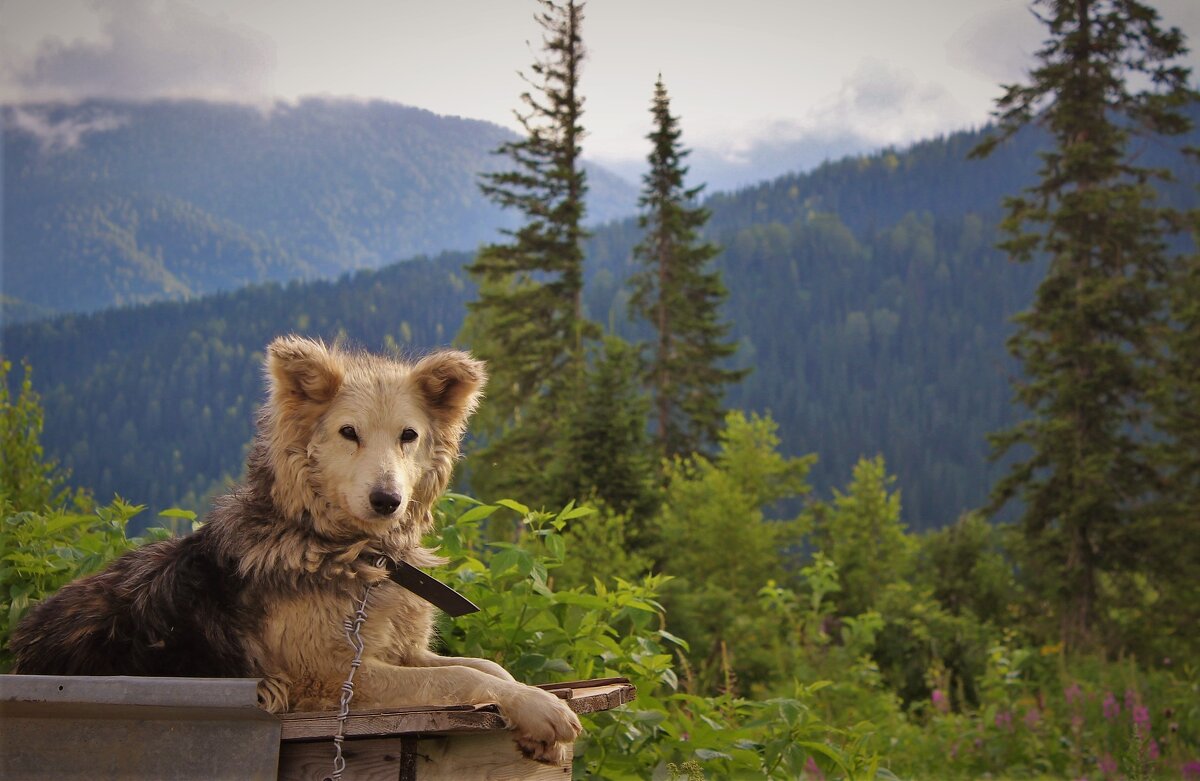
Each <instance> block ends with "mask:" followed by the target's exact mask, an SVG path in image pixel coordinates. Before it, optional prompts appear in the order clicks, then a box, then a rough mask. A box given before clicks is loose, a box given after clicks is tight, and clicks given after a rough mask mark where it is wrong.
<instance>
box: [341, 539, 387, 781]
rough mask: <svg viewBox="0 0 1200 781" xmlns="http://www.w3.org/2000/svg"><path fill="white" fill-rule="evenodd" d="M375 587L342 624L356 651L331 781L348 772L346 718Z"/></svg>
mask: <svg viewBox="0 0 1200 781" xmlns="http://www.w3.org/2000/svg"><path fill="white" fill-rule="evenodd" d="M386 563H387V559H386V558H384V557H383V556H380V557H379V558H378V559H376V560H375V566H376V567H383V566H384V564H386ZM374 587H375V584H374V583H368V584H367V585H366V586H365V587H364V588H363V595H362V600H361V601H359V603H358V609H357V610H355V611H354V615H353V616H352V617H350V618H347V619H345V620H344V621H343V622H342V629H343V630H344V631H345V633H346V642H348V643H350V647H351V648H353V649H354V658H353V659H352V660H350V672H349V673H347V675H346V680H345V681H344V682H343V683H342V698H341V706H340V709H339V710H338V728H337V734H335V735H334V736H333V775H332V776H331V777H330V779H331V781H342V773H343V772H344V771H345V770H346V758H345V757H344V756H342V743H343V742H344V741H345V739H346V718H347V717H348V716H349V715H350V700H352V699H354V673H355V672H357V671H358V668H359V667H361V666H362V654H363V647H364V644H363V639H362V634H360V632H361V630H362V625H363V624H365V623H366V622H367V597H369V596H371V589H372V588H374Z"/></svg>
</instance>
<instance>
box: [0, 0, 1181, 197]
mask: <svg viewBox="0 0 1200 781" xmlns="http://www.w3.org/2000/svg"><path fill="white" fill-rule="evenodd" d="M1155 7H1156V8H1158V9H1159V12H1160V14H1161V15H1162V17H1163V21H1164V23H1165V24H1166V25H1173V26H1177V27H1179V28H1180V29H1182V30H1183V32H1184V33H1185V34H1186V35H1187V36H1188V38H1189V40H1191V41H1193V42H1196V41H1200V0H1159V2H1158V3H1156V4H1155ZM537 8H538V6H537V4H536V2H534V0H457V2H436V1H435V0H415V1H414V0H342V1H341V2H329V0H190V1H189V0H0V101H4V102H17V101H31V100H48V99H54V100H59V99H67V100H72V99H79V98H85V97H119V98H133V99H141V98H153V97H202V98H209V99H221V100H237V101H245V102H252V103H257V104H262V105H269V104H270V102H271V101H275V100H287V101H291V100H295V99H297V98H300V97H304V96H310V95H323V96H339V97H355V98H363V99H371V98H380V99H385V100H391V101H396V102H400V103H405V104H408V105H413V106H419V107H421V108H425V109H429V110H431V111H434V112H436V113H439V114H446V115H456V116H464V117H471V118H476V119H485V120H489V121H492V122H496V123H498V124H501V125H506V126H508V127H512V128H514V129H516V128H517V125H516V123H515V121H514V119H513V109H514V108H516V107H517V106H518V96H519V95H520V93H521V92H522V91H523V90H524V89H525V88H526V85H525V84H524V82H523V81H522V80H521V78H520V75H519V73H520V72H521V71H525V72H528V70H529V66H530V65H531V64H532V62H533V60H534V58H535V56H537V55H538V53H539V49H540V41H541V30H540V28H539V27H538V26H537V23H536V22H535V21H534V18H533V14H534V12H535V11H536V10H537ZM1044 33H1045V28H1044V27H1042V26H1041V25H1040V24H1039V23H1038V22H1037V20H1036V19H1035V18H1034V17H1033V15H1032V14H1031V13H1030V10H1029V6H1028V3H1026V2H1023V1H1016V0H903V1H899V0H842V2H834V1H832V0H740V1H739V2H730V1H729V0H591V1H590V2H588V3H587V5H586V11H585V20H584V27H583V37H584V41H585V45H586V46H587V48H588V58H587V60H586V61H585V63H584V69H583V75H582V78H581V89H582V91H583V94H584V95H585V96H586V103H585V106H584V110H585V114H584V126H585V128H586V129H587V131H588V136H587V138H586V139H585V142H584V144H585V156H586V157H589V158H591V159H593V160H595V161H597V162H600V163H602V164H607V165H609V166H611V167H613V168H614V169H615V170H617V171H618V172H622V173H626V174H630V173H632V172H634V171H635V170H636V169H637V168H638V167H639V166H640V164H641V161H642V160H643V159H644V157H645V155H646V153H647V151H648V147H647V142H646V141H645V135H646V133H648V132H649V130H650V115H649V110H648V109H649V105H650V97H651V94H652V91H653V85H654V81H655V79H656V77H657V76H658V75H659V74H660V73H661V75H662V77H663V79H664V82H665V84H666V86H667V90H668V92H669V93H670V95H671V99H672V108H673V111H674V113H675V114H677V115H679V116H680V117H681V124H682V127H683V132H684V143H685V144H686V145H687V146H689V147H692V148H694V149H695V150H696V156H695V157H694V158H693V159H694V160H697V161H700V164H709V165H712V166H719V165H724V166H725V168H726V169H732V170H734V171H735V173H736V169H737V168H738V167H739V166H741V167H743V168H745V169H746V171H747V172H748V173H747V177H749V176H750V173H749V172H750V170H751V169H753V168H755V166H761V165H762V164H763V163H764V160H765V159H766V158H781V157H783V158H786V157H789V156H791V157H794V158H795V165H796V166H807V165H811V164H813V163H814V162H820V160H819V159H818V158H820V157H823V156H837V155H839V154H842V153H848V152H856V151H866V150H868V149H874V148H878V147H882V146H886V145H898V146H903V145H905V144H907V143H910V142H913V141H916V140H920V139H922V138H927V137H930V136H933V135H937V134H940V133H945V132H950V131H954V130H959V129H963V128H968V127H976V126H979V125H981V124H982V123H984V122H986V121H987V119H988V117H989V112H990V111H991V109H992V108H993V104H994V101H995V99H996V98H997V97H998V96H999V94H1000V92H1001V89H1000V87H999V85H1000V84H1002V83H1011V82H1014V81H1021V80H1023V78H1024V74H1025V72H1026V70H1027V69H1028V68H1029V67H1030V66H1031V64H1032V63H1033V53H1034V52H1035V51H1036V50H1037V48H1038V47H1039V45H1040V43H1041V41H1042V40H1043V38H1044V37H1045V35H1044ZM1195 46H1197V47H1200V43H1196V44H1195ZM1185 64H1187V65H1190V66H1191V67H1192V68H1193V69H1194V70H1195V71H1196V72H1200V54H1197V53H1195V52H1193V53H1192V54H1190V55H1189V56H1188V58H1187V60H1186V61H1185ZM768 162H769V161H768ZM776 162H778V161H776ZM734 178H736V176H735V177H734Z"/></svg>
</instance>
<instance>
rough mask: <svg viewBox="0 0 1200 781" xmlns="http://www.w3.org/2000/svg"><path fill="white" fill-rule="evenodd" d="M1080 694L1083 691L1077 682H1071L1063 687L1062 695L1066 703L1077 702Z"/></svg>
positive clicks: (1072, 703)
mask: <svg viewBox="0 0 1200 781" xmlns="http://www.w3.org/2000/svg"><path fill="white" fill-rule="evenodd" d="M1082 694H1083V692H1082V691H1081V690H1080V688H1079V684H1077V683H1073V684H1071V685H1070V686H1068V687H1067V688H1065V689H1063V697H1065V698H1066V700H1067V704H1068V705H1074V704H1075V703H1076V702H1078V701H1079V698H1080V696H1081V695H1082Z"/></svg>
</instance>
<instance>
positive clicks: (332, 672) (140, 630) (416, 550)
mask: <svg viewBox="0 0 1200 781" xmlns="http://www.w3.org/2000/svg"><path fill="white" fill-rule="evenodd" d="M266 367H267V384H268V386H269V388H270V394H269V399H268V401H267V404H266V405H265V407H264V408H263V410H262V411H261V413H260V414H259V419H258V432H257V435H256V437H255V441H254V445H253V448H252V450H251V452H250V456H249V459H248V463H247V482H246V484H245V485H244V486H242V487H241V488H240V489H239V490H237V491H236V492H235V493H233V494H232V495H231V496H227V497H224V498H223V499H222V500H219V501H218V503H217V505H216V507H215V508H214V509H213V512H212V513H211V515H210V516H209V520H208V523H206V524H205V525H204V526H202V527H201V528H200V529H199V530H198V531H196V532H195V533H193V534H190V535H188V536H185V537H180V538H177V539H172V540H167V541H164V542H158V543H154V544H152V545H147V546H145V547H144V548H141V549H139V550H136V551H133V552H132V553H128V554H126V555H124V556H122V557H121V558H119V559H117V560H116V561H115V562H113V563H112V564H111V565H110V566H109V568H108V569H107V570H105V571H103V572H101V573H99V574H97V575H93V576H91V577H88V578H84V579H82V580H78V581H76V582H74V583H71V584H70V585H67V586H64V587H63V588H62V589H61V590H60V591H59V592H58V593H57V594H55V595H54V596H52V597H50V598H49V599H47V600H45V601H44V602H42V603H41V604H39V605H38V606H37V607H35V608H34V609H33V610H32V611H31V612H30V613H29V615H28V616H27V617H26V618H25V620H24V621H23V622H22V623H21V624H20V626H19V627H18V628H17V630H16V632H14V634H13V636H12V640H11V643H10V647H11V649H12V651H13V653H14V654H15V655H16V666H15V669H14V672H19V673H27V674H45V675H155V676H200V677H254V678H262V679H263V684H262V685H260V687H259V692H260V699H261V700H262V702H263V705H264V707H266V708H268V709H269V710H272V711H275V712H278V711H281V710H287V709H289V708H290V709H292V710H329V709H333V708H336V707H337V703H338V700H339V696H340V689H341V686H342V682H343V681H344V680H345V679H346V675H347V673H348V672H349V670H350V662H351V659H352V657H353V652H352V649H351V647H350V645H349V644H348V643H347V641H346V637H345V634H344V632H343V629H342V624H343V620H344V619H346V618H347V617H348V616H349V615H350V614H352V613H353V612H354V609H355V607H356V605H357V602H358V600H360V599H361V598H362V594H363V591H364V588H365V586H366V584H375V585H374V587H373V589H372V591H371V594H370V599H369V602H368V607H367V615H368V618H367V621H366V623H365V624H364V625H363V627H362V638H363V642H364V645H365V650H364V652H363V657H362V666H361V667H360V668H359V669H358V671H357V673H356V676H355V684H356V687H355V688H356V693H355V699H354V704H355V706H358V707H388V706H391V707H403V706H410V705H439V704H459V703H478V702H495V703H498V704H499V706H500V709H501V711H502V713H503V714H504V716H505V717H506V719H507V720H508V722H509V723H510V724H511V725H512V728H513V730H514V732H515V737H516V740H517V743H518V745H519V746H520V748H521V750H522V751H523V752H524V753H525V754H526V755H527V756H531V757H533V758H535V759H539V760H543V761H558V760H561V759H562V758H563V757H564V756H565V749H566V744H568V743H570V742H571V741H573V740H574V739H575V737H576V736H577V735H578V734H579V730H580V725H579V720H578V719H577V718H576V716H575V714H574V713H572V712H571V710H570V709H569V708H568V707H567V706H566V705H565V704H563V702H562V701H560V700H559V699H558V698H556V697H554V696H553V695H551V694H549V693H547V692H545V691H542V690H540V689H536V688H533V687H531V686H526V685H524V684H521V683H517V682H515V681H514V680H513V677H512V676H511V675H509V674H508V673H507V672H505V671H504V670H503V669H502V668H501V667H500V666H499V665H497V664H495V663H493V662H490V661H486V660H483V659H464V658H457V657H444V656H438V655H437V654H435V653H433V652H432V651H430V650H429V644H430V639H431V635H432V632H433V621H434V609H433V607H432V606H431V605H430V604H429V603H428V602H426V601H424V600H423V599H421V598H420V597H417V596H416V595H414V594H413V593H411V592H409V591H407V590H405V589H404V588H402V587H401V586H398V585H396V584H395V583H393V582H392V581H390V580H388V579H387V577H386V575H387V573H386V571H385V570H384V569H381V568H378V567H376V566H375V563H376V562H377V561H378V558H379V556H381V555H382V556H386V557H388V558H390V559H392V560H393V561H400V560H404V561H407V562H408V563H410V564H413V565H415V566H430V565H436V564H437V563H439V562H440V559H438V558H437V557H436V556H435V555H434V554H433V552H432V551H430V550H428V549H427V548H423V547H422V546H421V537H422V535H424V534H425V533H426V532H428V531H429V529H430V525H431V523H432V516H431V514H430V508H431V507H432V505H433V503H434V502H435V501H436V500H437V498H438V496H440V495H441V493H442V491H444V490H445V488H446V484H447V482H448V481H449V479H450V472H451V468H452V467H453V464H454V461H455V459H456V458H457V457H458V453H459V441H460V439H461V438H462V435H463V432H464V430H465V426H466V421H467V418H468V417H469V416H470V414H471V413H472V412H473V411H474V409H475V405H476V403H477V402H478V400H479V396H480V392H481V390H482V387H483V384H484V382H485V379H486V378H485V375H484V368H483V364H482V363H480V362H478V361H475V360H473V359H471V358H470V356H468V355H467V354H465V353H461V352H454V351H445V352H438V353H434V354H432V355H429V356H428V357H426V358H424V359H422V360H420V361H417V362H416V363H415V364H408V363H402V362H398V361H394V360H390V359H385V358H380V357H376V356H371V355H365V354H352V353H348V352H345V351H343V350H341V349H338V348H336V347H333V348H330V347H326V346H325V345H323V344H321V343H320V342H315V341H311V340H308V339H302V338H299V337H295V336H289V337H281V338H279V339H276V340H275V341H274V342H272V343H271V345H270V346H269V347H268V348H267V361H266Z"/></svg>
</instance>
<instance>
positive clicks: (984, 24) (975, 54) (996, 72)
mask: <svg viewBox="0 0 1200 781" xmlns="http://www.w3.org/2000/svg"><path fill="white" fill-rule="evenodd" d="M1191 1H1193V0H1189V2H1191ZM1045 35H1046V30H1045V28H1044V27H1043V26H1042V24H1041V23H1040V22H1038V20H1037V17H1036V16H1034V14H1033V12H1032V10H1030V9H1029V8H1027V7H1026V6H1025V5H1023V4H1022V5H1008V6H1004V7H1003V8H994V9H990V10H987V11H983V12H981V13H979V14H976V15H975V16H973V17H971V19H969V20H968V21H966V22H965V23H964V24H963V25H962V27H960V28H958V30H957V31H956V32H955V34H954V35H953V36H952V37H951V38H950V39H949V40H948V41H946V59H947V61H948V62H949V63H950V64H951V65H952V66H954V67H957V68H961V69H963V70H965V71H967V72H968V73H974V74H976V75H978V76H982V77H984V78H985V79H986V80H987V81H989V82H992V83H994V84H1012V83H1015V82H1020V81H1025V79H1026V74H1027V73H1028V72H1029V68H1030V67H1031V66H1032V65H1033V64H1034V53H1035V52H1036V51H1037V50H1038V49H1039V48H1040V47H1041V42H1042V39H1043V38H1044V37H1045Z"/></svg>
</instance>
